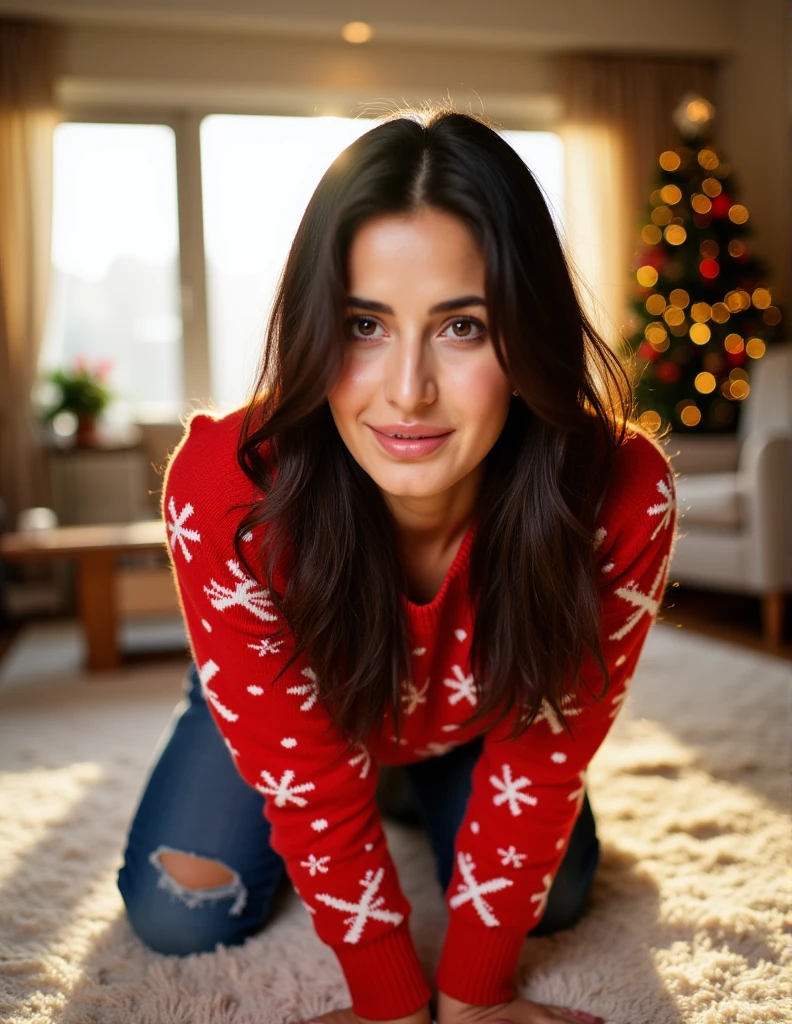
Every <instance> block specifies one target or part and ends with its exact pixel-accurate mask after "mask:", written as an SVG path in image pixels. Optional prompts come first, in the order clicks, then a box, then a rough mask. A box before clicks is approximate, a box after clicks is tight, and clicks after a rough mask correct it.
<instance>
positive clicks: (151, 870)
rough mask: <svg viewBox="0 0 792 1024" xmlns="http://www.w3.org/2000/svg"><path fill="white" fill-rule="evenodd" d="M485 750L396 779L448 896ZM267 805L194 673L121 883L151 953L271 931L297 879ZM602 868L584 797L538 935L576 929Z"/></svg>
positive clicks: (468, 749) (161, 751)
mask: <svg viewBox="0 0 792 1024" xmlns="http://www.w3.org/2000/svg"><path fill="white" fill-rule="evenodd" d="M482 743H483V739H482V738H481V737H479V738H477V739H476V740H474V741H472V742H470V743H467V744H465V745H463V746H460V747H456V748H455V749H453V750H451V751H450V752H449V753H447V754H444V755H443V756H442V757H436V758H430V759H429V760H427V761H420V762H418V763H417V764H412V765H406V766H404V767H403V768H401V769H396V770H397V771H404V772H405V773H406V775H407V779H408V781H409V790H410V792H411V793H412V795H413V800H414V804H415V806H416V809H417V812H418V816H419V819H420V820H421V821H422V822H423V825H424V827H425V828H426V831H427V833H428V836H429V840H430V842H431V845H432V848H433V851H434V855H435V860H436V863H437V872H438V876H439V879H440V884H441V886H442V888H443V891H445V890H446V889H447V888H448V884H449V881H450V878H451V874H452V868H453V857H454V840H455V837H456V833H457V829H458V828H459V825H460V823H461V821H462V818H463V816H464V813H465V806H466V804H467V800H468V796H469V795H470V788H471V772H472V770H473V766H474V765H475V763H476V760H477V758H478V756H479V754H480V752H481V747H482ZM264 802H265V800H264V797H263V796H262V795H261V794H260V793H259V792H258V791H257V790H255V789H254V788H253V787H252V786H250V785H249V784H248V783H247V782H245V780H244V779H243V778H242V777H241V776H240V775H239V773H238V772H237V769H236V766H235V765H234V762H233V760H232V758H231V754H230V752H229V750H228V748H227V747H226V745H225V742H224V740H223V738H222V736H221V734H220V732H219V730H218V729H217V726H216V725H215V723H214V720H213V718H212V717H211V714H210V712H209V709H208V706H207V704H206V701H205V700H204V697H203V693H202V690H201V684H200V680H199V678H198V673H197V671H196V668H195V665H192V666H191V668H190V670H189V672H188V673H187V676H186V678H185V684H184V699H183V700H182V701H181V703H180V704H178V705H177V706H176V708H175V710H174V713H173V718H172V720H171V723H170V726H169V728H168V729H166V731H165V733H164V734H163V736H162V738H161V740H160V743H159V745H158V749H157V751H155V761H154V765H153V768H152V770H151V773H150V775H149V777H148V779H147V781H146V785H145V787H144V790H143V794H142V796H141V799H140V803H139V804H138V807H137V810H136V812H135V814H134V816H133V820H132V823H131V826H130V829H129V834H128V837H127V846H126V850H125V854H124V863H123V865H122V867H121V869H120V870H119V872H118V888H119V890H120V892H121V896H122V898H123V900H124V903H125V905H126V910H127V915H128V919H129V922H130V925H131V927H132V929H133V930H134V931H135V932H136V934H137V935H138V937H139V938H140V939H141V940H142V941H143V942H144V943H145V944H146V945H147V946H148V947H150V948H151V949H153V950H155V951H157V952H160V953H171V954H176V955H181V956H185V955H187V954H189V953H200V952H212V951H213V950H214V948H215V946H216V945H217V943H221V944H223V945H225V946H231V945H238V944H241V943H243V942H244V941H245V939H246V938H247V937H248V936H249V935H252V934H254V933H255V932H257V931H259V930H260V929H261V928H262V927H263V926H264V925H265V923H266V921H267V918H268V916H269V913H270V909H271V906H272V902H273V898H274V897H275V895H276V892H277V891H278V889H279V888H280V886H281V885H283V884H284V883H285V884H288V879H287V878H286V875H285V867H284V863H283V860H282V858H281V856H280V855H279V854H278V853H276V852H275V850H273V849H272V847H271V846H270V841H269V838H270V826H269V822H268V821H267V819H266V818H265V817H264V815H263V813H262V810H263V807H264ZM384 813H385V814H387V810H384ZM168 850H173V851H178V852H181V853H190V854H194V855H196V856H198V857H206V858H210V859H212V860H216V861H219V862H220V863H221V864H222V865H223V866H224V867H226V868H227V869H228V872H229V873H230V875H231V880H230V881H229V882H227V883H226V884H223V885H218V886H216V887H214V888H207V889H197V890H196V889H188V888H185V887H184V886H182V885H181V884H180V883H179V882H178V881H177V880H176V879H175V878H173V877H172V876H171V875H169V874H168V873H167V872H166V871H165V870H164V868H163V867H162V866H161V864H160V860H159V857H160V854H161V853H163V852H165V851H168ZM598 860H599V842H598V840H597V834H596V828H595V822H594V816H593V814H592V812H591V807H590V805H589V800H588V795H586V797H585V800H584V802H583V805H582V808H581V811H580V814H579V816H578V819H577V822H576V823H575V827H574V829H573V831H572V836H571V839H570V842H569V846H568V847H567V852H566V854H565V856H564V859H563V861H562V863H561V866H560V868H559V870H558V872H557V873H556V876H555V879H554V881H553V884H552V886H551V888H550V893H549V896H548V900H547V906H546V909H545V913H544V916H543V917H542V920H541V921H540V922H539V923H538V924H537V925H536V926H535V927H534V928H533V929H532V930H531V931H530V932H528V934H529V935H547V934H550V933H551V932H555V931H558V930H560V929H562V928H569V927H570V926H572V925H573V924H575V922H576V921H577V920H578V919H579V918H580V916H581V914H582V913H583V911H584V909H585V906H586V902H587V900H588V895H589V889H590V886H591V881H592V878H593V875H594V871H595V869H596V867H597V863H598Z"/></svg>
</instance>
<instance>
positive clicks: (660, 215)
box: [652, 206, 674, 228]
mask: <svg viewBox="0 0 792 1024" xmlns="http://www.w3.org/2000/svg"><path fill="white" fill-rule="evenodd" d="M673 216H674V215H673V213H671V210H670V208H669V207H668V206H658V207H657V208H656V209H655V210H652V221H653V222H654V223H655V224H659V226H660V227H661V228H664V227H665V226H666V224H668V222H669V221H670V220H671V218H672V217H673Z"/></svg>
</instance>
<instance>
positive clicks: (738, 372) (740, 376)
mask: <svg viewBox="0 0 792 1024" xmlns="http://www.w3.org/2000/svg"><path fill="white" fill-rule="evenodd" d="M729 380H731V381H735V380H744V381H747V380H748V374H747V373H746V372H745V370H743V369H742V367H740V366H735V367H734V369H733V370H732V371H731V372H730V373H729Z"/></svg>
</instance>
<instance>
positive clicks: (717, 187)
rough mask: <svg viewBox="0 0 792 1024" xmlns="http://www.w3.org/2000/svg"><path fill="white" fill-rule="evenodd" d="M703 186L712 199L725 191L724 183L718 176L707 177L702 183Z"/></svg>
mask: <svg viewBox="0 0 792 1024" xmlns="http://www.w3.org/2000/svg"><path fill="white" fill-rule="evenodd" d="M701 187H702V188H703V189H704V191H705V192H706V194H707V195H708V196H709V197H710V199H712V198H713V197H714V196H719V195H720V194H721V192H722V191H723V185H721V183H720V182H719V181H718V179H717V178H705V179H704V181H702V183H701Z"/></svg>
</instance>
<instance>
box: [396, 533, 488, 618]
mask: <svg viewBox="0 0 792 1024" xmlns="http://www.w3.org/2000/svg"><path fill="white" fill-rule="evenodd" d="M476 526H477V521H476V520H474V521H473V523H471V525H470V526H469V527H468V531H467V533H466V534H465V536H464V537H463V538H462V542H461V543H460V545H459V549H458V550H457V553H456V555H455V557H454V561H453V562H452V563H451V566H450V568H449V570H448V572H447V573H446V574H445V578H444V579H443V582H442V584H441V585H440V589H439V590H438V591H437V593H436V594H435V596H434V597H433V598H432V600H431V601H430V602H429V603H428V604H416V603H415V601H411V600H410V598H409V597H407V595H406V594H404V593H402V594H401V599H402V603H403V605H404V607H405V609H406V611H407V615H408V618H409V620H410V622H411V623H412V624H413V625H414V626H415V627H417V628H419V629H430V628H432V627H433V626H434V625H435V624H436V623H437V620H438V619H439V617H440V612H441V610H442V608H443V605H444V603H445V599H446V595H447V593H448V591H449V589H450V587H451V584H452V583H453V582H454V580H456V579H457V577H459V576H461V575H462V574H463V573H464V572H465V571H466V570H467V568H468V563H469V555H470V547H471V545H472V543H473V538H474V536H475V533H476Z"/></svg>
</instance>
